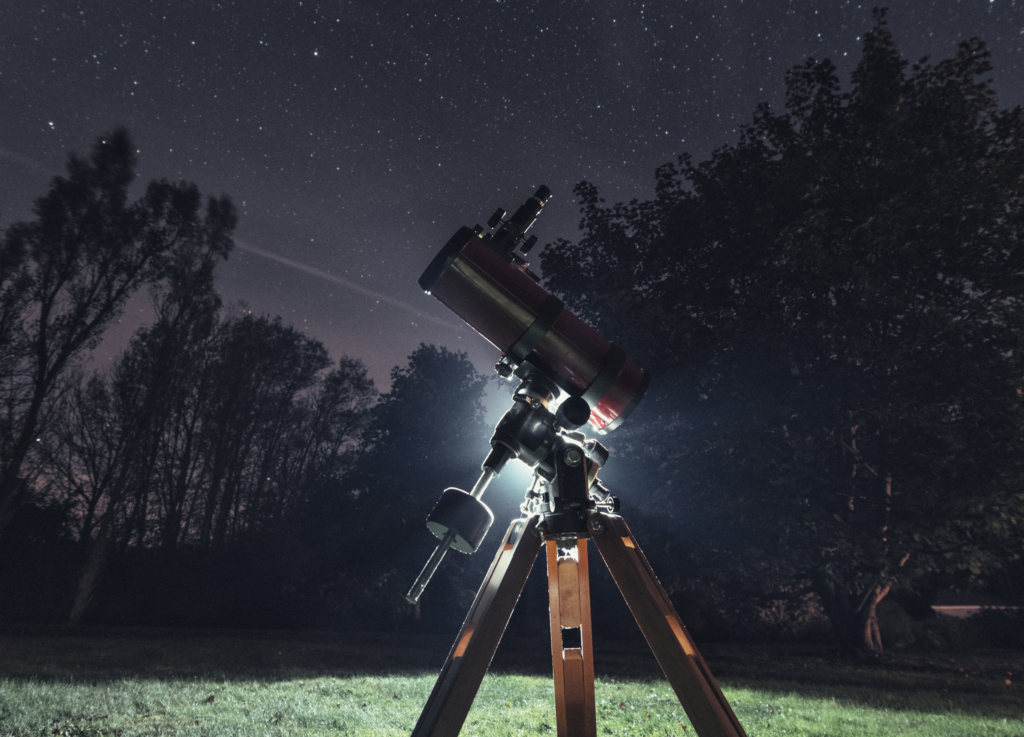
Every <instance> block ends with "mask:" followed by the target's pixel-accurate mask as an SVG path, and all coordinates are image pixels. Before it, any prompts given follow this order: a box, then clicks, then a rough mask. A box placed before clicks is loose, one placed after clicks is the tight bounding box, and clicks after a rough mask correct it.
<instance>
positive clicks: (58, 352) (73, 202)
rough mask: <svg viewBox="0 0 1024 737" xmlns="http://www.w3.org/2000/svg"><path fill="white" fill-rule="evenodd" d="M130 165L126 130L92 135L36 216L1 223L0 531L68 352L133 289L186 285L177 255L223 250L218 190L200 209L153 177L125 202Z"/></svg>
mask: <svg viewBox="0 0 1024 737" xmlns="http://www.w3.org/2000/svg"><path fill="white" fill-rule="evenodd" d="M135 165H136V162H135V150H134V147H133V145H132V142H131V139H130V138H129V136H128V134H127V132H125V131H124V130H117V131H114V132H113V133H112V134H110V135H108V136H105V137H103V138H101V139H100V140H99V141H98V142H97V143H96V145H95V146H94V147H93V150H92V154H91V157H90V159H89V160H88V161H86V160H83V159H80V158H78V157H77V156H74V155H73V156H71V158H70V160H69V162H68V166H67V169H68V176H67V177H66V178H65V177H56V178H55V179H54V180H53V183H52V185H51V187H50V191H49V192H48V193H47V194H46V195H44V196H43V197H41V198H40V199H39V200H38V201H37V202H36V205H35V214H36V220H34V221H33V222H29V223H17V224H15V225H12V226H11V227H10V228H8V229H7V232H6V233H5V235H4V237H3V240H2V243H0V278H2V282H0V392H2V400H3V401H2V405H0V406H2V409H0V413H2V414H0V532H2V530H3V528H4V526H5V525H6V523H7V522H8V521H9V520H10V519H11V517H12V516H13V514H14V513H15V512H16V510H17V508H18V506H19V505H21V504H22V503H24V502H25V501H26V500H28V499H29V498H30V497H31V493H32V490H33V489H34V487H35V482H36V478H37V475H38V473H39V467H38V465H37V461H38V458H36V453H35V449H36V444H37V443H38V441H39V438H40V437H41V436H43V435H46V434H47V433H49V432H51V430H52V429H53V428H54V427H55V426H59V418H60V414H59V412H54V411H52V410H53V408H54V404H55V400H56V399H57V398H59V396H60V395H61V393H62V392H63V391H64V390H65V389H66V388H67V387H68V386H69V385H73V384H74V383H75V380H76V377H75V376H74V372H73V370H72V369H74V367H75V366H76V362H77V361H78V360H79V359H80V358H81V357H82V355H83V354H84V353H85V352H86V351H88V350H89V349H91V348H94V347H95V346H96V345H97V344H98V342H99V340H100V338H101V337H102V335H103V332H104V330H105V329H106V328H107V326H109V325H110V324H111V322H112V321H113V320H114V319H116V317H117V316H118V315H119V314H120V312H121V310H122V309H123V307H124V305H125V303H126V301H127V300H128V299H129V298H130V297H131V296H132V295H133V294H135V293H136V292H137V291H138V290H139V289H141V288H143V287H145V286H147V285H153V286H156V287H157V289H158V290H165V291H167V292H168V293H169V295H170V296H169V298H168V299H167V300H166V303H167V304H168V305H173V304H174V302H175V295H177V294H179V293H180V292H181V291H182V290H185V291H187V290H188V288H189V285H188V284H187V283H186V280H185V278H184V276H185V274H184V273H183V271H182V269H181V268H180V264H181V263H182V261H185V262H188V261H189V260H190V254H191V253H192V252H194V251H195V250H196V249H206V250H207V251H208V252H209V254H210V259H209V260H210V261H211V265H210V267H209V268H210V269H212V260H213V259H215V258H216V257H223V256H226V255H227V253H228V251H229V250H230V248H231V232H232V230H233V229H234V226H235V215H234V208H233V206H232V204H231V202H230V201H229V200H228V199H227V198H221V199H210V200H209V201H208V203H207V206H206V209H205V213H204V212H203V208H202V198H201V197H200V195H199V192H198V190H197V189H196V187H195V186H194V185H190V184H185V183H179V184H171V183H168V182H167V181H155V182H151V183H150V184H149V186H148V187H147V189H146V192H145V194H144V195H143V196H142V197H141V198H140V199H139V200H138V201H135V202H129V201H128V190H129V188H130V186H131V184H132V181H133V180H134V178H135ZM165 279H169V280H170V281H169V283H168V284H166V285H163V284H162V282H163V281H164V280H165Z"/></svg>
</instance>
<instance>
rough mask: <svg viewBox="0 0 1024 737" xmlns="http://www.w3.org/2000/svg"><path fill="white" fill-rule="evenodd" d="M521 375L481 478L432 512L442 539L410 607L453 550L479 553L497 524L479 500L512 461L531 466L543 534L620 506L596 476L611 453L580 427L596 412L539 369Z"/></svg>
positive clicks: (577, 526) (575, 527) (532, 501)
mask: <svg viewBox="0 0 1024 737" xmlns="http://www.w3.org/2000/svg"><path fill="white" fill-rule="evenodd" d="M522 374H523V375H524V377H525V378H523V380H522V382H521V383H520V385H519V387H518V388H517V389H516V391H515V393H514V394H513V395H512V406H511V408H509V410H508V411H507V412H505V414H504V415H503V416H502V418H501V419H500V420H499V421H498V424H497V425H496V426H495V428H494V434H493V435H492V436H491V441H490V442H491V452H490V453H488V455H487V458H486V459H485V460H484V462H483V465H482V471H481V474H480V478H479V479H478V480H477V482H476V483H475V484H474V485H473V488H472V490H471V491H469V492H468V493H467V492H465V491H463V490H461V489H456V488H448V489H445V491H444V493H443V494H442V495H441V498H440V499H439V500H438V502H437V504H435V505H434V508H433V509H432V510H431V512H430V514H429V515H428V517H427V528H428V529H429V530H430V531H431V532H432V533H433V534H434V535H435V536H436V537H437V538H439V539H440V540H441V542H440V544H439V545H438V546H437V549H436V550H435V551H434V553H433V555H431V556H430V558H429V559H428V560H427V564H426V565H425V566H424V567H423V570H422V571H421V572H420V575H419V576H418V577H417V578H416V581H415V582H414V583H413V585H412V587H411V588H410V589H409V593H407V594H406V597H405V598H406V599H407V600H408V601H409V602H410V603H412V604H415V603H416V602H417V601H418V600H419V598H420V596H421V595H422V594H423V591H424V589H426V587H427V584H428V583H430V579H431V578H432V577H433V575H434V573H435V571H437V568H438V566H440V564H441V561H442V560H443V559H444V556H445V555H446V554H447V553H448V550H449V548H454V549H455V550H457V551H459V552H460V553H475V552H476V551H477V550H478V549H479V548H480V545H481V544H482V543H483V540H484V537H485V536H486V535H487V531H488V530H489V529H490V527H491V524H492V523H493V522H494V515H493V514H492V513H491V510H490V509H489V508H488V507H487V505H486V504H484V503H483V502H482V501H481V499H480V498H481V497H482V496H483V493H484V491H485V490H486V489H487V487H488V486H489V485H490V483H491V481H492V480H493V479H494V478H496V477H497V476H498V475H499V474H500V473H501V471H502V469H503V468H504V467H505V464H507V463H508V462H509V461H511V460H516V461H520V462H522V463H524V464H526V466H528V467H529V468H532V469H533V483H532V484H531V485H530V488H529V489H528V490H527V492H526V499H525V500H524V501H523V504H522V505H521V507H520V509H521V510H522V512H523V514H524V515H526V516H530V515H533V514H537V515H540V517H541V529H542V531H544V532H548V531H555V532H565V533H566V534H574V533H576V532H579V531H580V530H581V529H583V526H584V525H585V524H586V516H587V513H588V512H590V511H592V510H595V509H598V508H601V509H605V510H607V511H611V512H615V511H618V508H619V500H618V499H616V498H615V497H613V496H612V495H611V494H610V493H609V492H608V490H607V489H606V488H605V487H604V485H603V484H601V482H600V481H599V480H598V478H597V472H598V470H599V469H600V468H601V466H603V465H604V464H605V462H606V461H607V460H608V451H607V449H606V448H605V447H604V446H603V445H601V444H600V443H599V442H597V441H596V440H588V439H587V437H586V436H585V435H584V434H583V433H582V432H579V431H578V428H579V427H581V426H582V425H584V424H585V423H586V422H587V420H588V418H589V417H590V407H589V406H588V405H587V403H586V401H584V400H583V399H581V398H579V397H565V396H564V392H562V391H561V390H560V389H559V388H558V386H557V385H556V384H555V383H554V382H552V381H551V380H550V379H548V378H547V377H546V376H545V375H544V374H543V373H541V372H539V371H529V370H527V369H524V370H523V371H522ZM559 395H562V396H561V397H560V396H559ZM556 404H557V407H556Z"/></svg>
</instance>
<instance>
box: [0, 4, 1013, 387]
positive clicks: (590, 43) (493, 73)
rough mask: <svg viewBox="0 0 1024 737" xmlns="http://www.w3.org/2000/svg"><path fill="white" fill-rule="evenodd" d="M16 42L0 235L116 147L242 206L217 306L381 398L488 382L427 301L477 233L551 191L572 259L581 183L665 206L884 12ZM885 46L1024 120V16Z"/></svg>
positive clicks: (900, 34) (166, 23)
mask: <svg viewBox="0 0 1024 737" xmlns="http://www.w3.org/2000/svg"><path fill="white" fill-rule="evenodd" d="M4 16H5V22H4V23H3V24H2V25H0V111H2V114H0V226H5V225H6V224H9V223H10V222H11V221H12V220H15V219H20V218H25V217H28V216H29V214H30V206H31V202H32V200H33V199H34V198H35V197H37V196H38V195H40V194H41V193H42V192H43V190H44V189H45V186H46V183H47V181H48V179H49V178H50V177H51V176H52V175H53V174H55V173H58V172H60V171H61V169H62V167H63V163H64V161H65V158H66V155H67V153H68V152H69V151H78V152H84V151H86V150H87V149H88V147H89V145H90V144H91V142H92V140H93V139H94V138H95V137H96V136H97V135H99V134H100V133H102V132H104V131H107V130H110V129H111V128H113V127H114V126H117V125H124V126H126V127H128V129H129V130H130V131H131V132H132V134H133V136H134V139H135V141H136V143H137V146H138V149H139V158H140V163H141V169H140V181H141V182H146V181H148V180H149V179H151V178H154V177H168V178H172V179H178V178H182V179H187V180H192V181H195V182H197V183H198V184H199V186H200V188H201V189H202V190H203V191H204V192H205V193H208V194H219V193H221V192H223V193H227V194H229V195H230V196H231V197H232V198H233V199H234V200H235V202H236V204H237V205H238V208H239V212H240V215H241V222H240V226H239V229H238V231H237V238H238V243H239V249H238V250H237V251H236V252H235V253H234V254H233V255H232V257H231V260H230V261H229V262H228V263H227V264H226V265H224V267H223V268H222V270H221V273H220V277H219V289H220V292H221V294H222V296H223V297H224V301H225V305H226V306H228V307H229V309H234V310H251V311H253V312H259V313H270V314H281V315H282V316H283V317H284V319H285V321H287V322H290V323H292V324H294V325H295V326H296V327H299V328H302V329H303V330H305V331H306V332H307V333H308V334H310V335H312V336H314V337H317V338H319V339H321V340H322V341H323V342H324V343H325V344H326V345H327V347H328V349H329V350H330V351H331V353H332V355H334V356H335V357H337V356H339V355H340V354H341V353H348V354H349V355H353V356H357V357H359V358H362V359H363V360H364V361H365V362H366V363H367V364H368V366H369V367H370V370H371V374H372V375H373V376H374V378H375V379H376V380H377V382H378V384H382V385H386V384H387V375H388V372H389V370H390V368H391V366H393V365H395V364H398V363H403V362H404V358H405V356H407V355H408V354H409V353H410V352H411V351H412V350H413V349H414V348H415V347H416V345H417V344H418V343H419V342H421V341H427V342H435V343H440V344H445V345H447V346H449V347H450V348H453V349H462V350H467V351H469V352H470V355H471V357H472V358H473V359H474V360H475V361H476V362H477V363H478V365H479V366H480V368H481V369H486V367H488V366H489V365H491V364H492V363H493V361H494V360H495V358H496V355H495V352H494V350H493V349H492V348H491V347H490V346H489V345H487V344H486V343H485V342H484V341H483V340H482V339H481V338H479V337H478V336H476V334H475V333H473V332H472V330H470V329H469V328H467V327H464V326H462V325H460V324H459V321H458V318H456V317H454V316H453V315H451V314H449V313H447V312H446V310H445V309H444V308H443V307H442V306H441V305H439V304H437V303H436V302H435V301H434V300H432V299H430V298H428V297H426V296H424V295H423V294H421V293H420V292H419V289H418V287H417V286H416V279H417V277H418V276H419V274H420V273H421V271H422V270H423V268H424V266H425V265H426V263H427V262H428V261H429V260H430V258H431V257H432V255H433V254H434V253H435V252H436V251H437V249H439V248H440V247H441V245H443V243H444V242H445V241H446V240H447V238H448V237H449V236H450V235H451V234H452V233H453V232H454V231H455V230H456V229H457V228H458V227H459V226H461V225H473V224H474V223H476V222H482V221H484V220H486V218H487V217H488V216H489V214H490V213H491V212H492V211H493V210H494V208H495V207H497V206H498V205H501V206H503V207H505V208H506V209H507V210H512V209H514V208H515V207H517V206H518V205H519V204H520V203H521V201H522V200H524V199H525V198H526V197H527V196H529V195H530V194H532V192H533V190H534V189H535V188H536V186H538V185H539V184H542V183H543V184H547V185H548V186H549V187H551V188H552V190H554V192H555V199H554V200H553V201H552V202H551V204H550V205H549V206H548V207H547V208H546V211H545V214H544V215H543V216H542V218H541V220H540V221H539V223H538V227H537V230H536V232H537V233H538V235H539V237H540V239H541V242H546V241H550V240H553V239H554V238H556V237H560V236H561V237H569V238H572V237H574V233H575V229H576V223H577V220H578V213H577V211H576V208H575V206H574V204H573V202H572V194H571V190H572V186H573V185H574V184H575V183H576V182H577V181H579V180H581V179H587V180H590V181H592V182H594V183H595V184H597V185H598V186H599V187H600V188H601V190H602V192H603V193H604V195H605V196H606V197H607V198H608V199H609V200H616V199H630V198H632V197H641V198H642V197H646V196H649V195H650V193H651V187H652V184H653V176H652V174H653V171H654V168H655V167H656V166H658V165H660V164H662V163H665V162H667V161H670V160H673V159H674V158H675V157H676V156H677V155H678V154H681V153H684V152H689V153H691V154H693V155H694V157H695V158H696V159H697V160H700V159H701V158H703V157H706V156H707V155H708V154H709V153H710V152H711V151H712V150H713V149H714V148H717V147H718V146H721V145H723V144H725V143H728V142H731V141H733V140H735V136H736V131H737V130H738V127H739V126H740V125H741V124H742V123H744V122H746V121H748V120H749V119H750V116H751V114H752V112H753V110H754V107H755V105H756V104H757V103H759V102H762V101H767V102H769V103H771V104H772V105H773V106H775V107H777V106H778V105H779V104H780V102H781V100H782V95H783V91H784V86H783V79H784V74H785V71H786V70H787V69H789V68H791V67H792V66H794V65H796V64H799V63H801V62H802V61H803V60H805V59H806V58H807V57H811V56H813V57H816V58H823V57H828V58H830V59H832V60H833V61H834V62H835V63H836V64H837V66H838V67H839V71H840V79H841V80H842V81H843V82H844V83H845V82H846V81H847V80H848V76H849V71H850V70H851V69H852V67H853V65H854V64H855V63H856V60H857V59H858V58H859V54H860V37H861V36H862V34H863V33H864V31H866V30H868V29H869V28H870V27H871V25H872V21H871V5H870V4H865V3H857V2H852V1H850V2H825V1H823V0H810V1H808V2H787V1H785V0H767V1H764V2H752V1H751V0H743V1H742V2H741V1H740V0H732V1H730V2H714V3H712V2H697V1H696V0H691V1H689V2H682V1H679V0H675V1H672V2H669V1H665V2H620V1H617V0H606V1H603V2H597V1H596V0H592V1H583V0H567V1H564V2H555V1H553V0H548V1H547V2H526V1H524V2H512V1H511V0H497V1H495V0H489V1H485V0H474V1H472V2H470V1H468V0H467V1H465V2H457V1H454V0H452V1H449V2H424V1H422V0H419V1H417V2H412V1H398V2H379V1H377V2H374V1H370V0H338V1H336V2H310V1H309V0H303V1H302V2H298V1H297V0H295V1H292V0H289V1H288V2H275V3H261V2H255V3H253V2H250V3H242V2H238V3H235V2H229V1H225V2H191V3H171V2H144V1H141V0H140V1H139V2H131V3H128V2H98V1H94V2H75V1H74V0H67V1H65V2H49V3H46V2H44V3H39V2H28V1H27V0H9V2H8V3H7V10H6V12H5V13H4ZM889 24H890V27H891V28H892V30H893V33H894V35H895V38H896V42H897V44H898V46H899V48H900V50H901V51H902V52H903V54H904V56H905V57H906V58H907V59H908V60H910V61H916V60H917V59H918V58H920V57H922V56H924V55H927V54H930V55H931V56H932V58H933V59H940V58H946V57H949V56H951V55H952V54H953V53H955V50H956V44H957V42H959V41H960V40H964V39H966V38H968V37H971V36H978V37H980V38H982V39H984V40H985V41H986V42H987V43H988V44H989V46H990V48H991V49H992V52H993V57H992V60H993V63H994V65H995V73H994V77H995V80H996V87H997V89H998V91H999V94H1000V103H1001V105H1002V106H1004V107H1009V106H1012V105H1016V104H1020V103H1021V102H1022V101H1024V61H1022V60H1024V0H991V1H990V0H962V1H961V2H956V1H955V0H922V1H920V2H898V3H897V2H893V3H892V4H891V10H890V14H889ZM240 302H241V303H243V304H240ZM140 310H141V311H142V312H140ZM139 314H144V306H143V307H139V306H134V307H133V308H132V311H131V312H130V314H128V315H126V317H125V322H124V329H123V331H122V332H123V333H124V335H122V336H120V338H118V337H117V336H115V339H123V338H124V337H126V335H127V334H128V333H129V332H130V331H131V329H134V327H135V326H136V325H137V323H138V319H142V318H137V319H136V320H135V321H134V322H133V320H132V318H133V316H136V315H139Z"/></svg>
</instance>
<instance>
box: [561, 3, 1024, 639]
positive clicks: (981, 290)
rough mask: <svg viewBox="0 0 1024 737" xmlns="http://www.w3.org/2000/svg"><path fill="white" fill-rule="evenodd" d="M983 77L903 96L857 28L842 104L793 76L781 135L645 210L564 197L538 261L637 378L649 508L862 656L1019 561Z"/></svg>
mask: <svg viewBox="0 0 1024 737" xmlns="http://www.w3.org/2000/svg"><path fill="white" fill-rule="evenodd" d="M990 69H991V67H990V65H989V63H988V52H987V50H986V49H985V47H984V45H983V44H982V43H981V42H980V41H977V40H972V41H968V42H965V43H963V44H961V45H960V48H959V50H958V52H957V54H956V56H955V57H954V58H952V59H949V60H945V61H941V62H939V63H937V64H931V63H929V62H928V61H927V60H922V61H921V62H919V63H918V64H915V65H913V66H912V67H911V69H910V71H909V73H908V72H907V64H906V62H905V61H904V60H903V59H902V58H901V57H900V55H899V53H898V50H897V48H896V46H895V44H894V41H893V39H892V36H891V34H890V32H889V30H888V28H887V26H886V24H885V19H884V11H879V12H878V13H877V15H876V26H875V27H874V29H873V30H872V31H870V32H869V33H867V34H866V35H865V40H864V51H863V56H862V58H861V60H860V62H859V64H858V66H857V68H856V70H855V71H854V73H853V77H852V86H851V89H850V91H849V92H842V91H841V89H840V84H839V81H838V79H837V77H836V75H835V68H834V66H833V65H832V64H831V63H830V62H828V61H825V62H816V61H814V60H810V61H808V62H807V63H806V64H804V65H803V66H800V67H798V68H796V69H794V70H793V71H791V72H790V73H789V74H788V75H787V80H786V82H787V100H786V108H787V110H786V112H785V113H784V114H776V113H774V112H772V111H771V110H770V109H769V108H768V107H767V106H766V105H762V106H760V107H759V108H758V109H757V112H756V114H755V116H754V120H753V122H752V123H751V124H750V125H748V126H746V127H745V128H744V129H743V130H742V133H741V136H740V140H739V141H738V142H737V143H736V144H735V145H730V146H724V147H723V148H721V149H719V150H717V151H716V152H715V153H714V154H713V156H712V157H711V159H710V160H708V161H706V162H703V163H701V164H699V165H694V164H693V163H692V162H691V160H690V159H689V158H687V157H682V158H680V160H679V162H678V163H677V164H675V165H667V166H664V167H662V168H660V169H659V170H658V172H657V189H656V197H655V198H654V199H653V200H651V201H648V202H636V201H634V202H631V203H628V204H619V205H614V206H611V207H608V206H605V205H604V204H603V201H602V200H601V199H600V197H599V193H598V192H597V190H596V188H594V187H593V186H591V185H588V184H581V185H580V186H579V187H578V188H577V195H578V196H579V197H580V198H581V201H582V211H583V216H584V219H583V234H582V236H581V238H580V240H579V241H578V242H576V243H569V242H565V241H560V242H558V243H556V244H554V246H553V247H550V248H549V249H548V250H547V251H545V253H544V259H543V270H544V273H545V275H547V279H548V284H549V285H550V286H551V287H552V288H554V289H555V290H556V291H558V292H560V293H561V294H563V295H565V296H566V297H567V298H568V300H569V301H570V302H571V303H572V304H573V305H574V306H576V307H577V308H578V309H580V310H581V311H583V312H584V313H586V314H587V315H589V316H590V317H591V318H592V319H593V320H594V321H595V322H597V323H598V324H599V325H600V326H601V327H602V329H604V330H605V331H606V332H607V333H608V334H609V335H614V336H616V337H618V336H621V337H622V342H623V344H624V345H625V346H626V347H627V348H628V349H629V350H630V351H631V354H632V355H634V356H636V357H637V359H638V360H639V361H641V362H642V363H644V364H646V365H647V366H648V367H650V369H651V370H652V373H654V375H655V382H654V384H653V386H654V387H655V395H656V396H658V393H659V392H660V398H661V400H662V401H660V402H659V401H658V400H657V399H655V401H654V402H651V401H650V400H649V401H648V406H647V407H646V408H645V410H646V413H647V414H646V418H647V419H648V422H649V424H650V428H651V429H649V430H647V431H644V430H636V431H634V434H633V438H634V439H635V441H634V442H637V443H638V445H640V446H643V447H646V448H647V449H648V450H647V452H648V453H649V454H651V455H655V456H657V457H658V458H659V460H661V461H662V462H664V463H665V464H666V468H665V472H664V474H663V476H662V478H661V480H660V482H661V488H660V490H659V491H655V492H653V496H652V498H653V499H657V500H658V503H659V504H662V505H664V507H665V509H668V510H673V513H672V516H674V517H675V518H676V519H684V518H685V517H686V514H687V513H689V516H690V518H691V519H696V520H700V521H701V524H700V532H699V533H698V534H699V535H700V536H701V537H702V538H703V539H704V540H705V542H706V544H707V545H709V546H713V547H715V548H716V549H717V550H719V551H721V552H723V553H727V554H726V555H723V556H721V557H720V558H719V559H718V560H719V561H727V560H731V561H733V562H734V563H736V564H738V565H739V566H740V567H742V568H743V569H744V576H745V577H746V578H747V580H748V581H753V580H756V582H757V583H758V584H759V585H761V586H762V587H763V588H764V589H765V590H773V591H774V592H775V595H780V594H779V592H780V591H784V590H788V592H789V593H790V594H791V595H800V594H802V593H803V592H805V591H813V592H814V593H816V594H817V595H818V597H820V600H821V602H822V604H823V606H824V608H825V610H826V612H827V614H828V616H829V618H830V619H831V621H832V624H833V626H834V627H835V629H836V631H837V633H839V634H840V635H841V636H842V637H843V639H844V640H846V641H847V642H850V643H860V644H863V645H864V646H867V647H871V648H875V649H878V648H880V647H881V639H880V635H879V631H878V625H877V619H876V617H875V607H876V606H877V604H878V602H879V601H881V600H882V598H884V597H885V596H886V595H887V594H888V593H889V592H890V591H892V590H894V589H899V588H904V589H913V588H921V587H927V586H929V585H935V584H936V583H937V582H938V581H939V580H943V581H946V582H948V581H951V580H961V581H964V582H966V581H970V580H981V578H982V577H983V576H984V574H985V573H987V572H991V571H993V570H996V569H998V568H999V567H1000V566H1001V565H1002V564H1003V563H1004V562H1005V561H1007V560H1009V559H1010V558H1012V557H1013V556H1014V555H1016V554H1017V553H1016V551H1018V550H1019V549H1020V548H1019V546H1020V543H1021V539H1022V527H1024V523H1022V522H1021V521H1020V520H1021V515H1022V513H1024V497H1022V495H1021V494H1020V491H1019V489H1020V484H1021V481H1022V480H1024V478H1022V461H1024V454H1022V451H1024V448H1022V447H1021V439H1022V436H1021V428H1022V422H1024V406H1022V400H1021V392H1022V385H1021V376H1022V369H1024V365H1022V353H1021V350H1022V348H1024V346H1022V342H1021V340H1022V337H1024V333H1022V327H1024V322H1022V317H1024V312H1022V303H1021V294H1024V250H1022V244H1021V240H1022V235H1024V180H1022V178H1021V176H1020V172H1021V171H1022V170H1024V145H1022V144H1024V114H1022V112H1021V110H1020V109H1019V108H1017V109H1014V110H1009V111H1001V110H999V108H998V105H997V101H996V97H995V93H994V92H993V90H992V86H991V81H990V80H987V79H986V78H985V76H986V75H987V74H988V72H989V71H990ZM659 383H660V388H658V385H659ZM652 405H653V406H652ZM624 430H625V429H624ZM625 432H626V435H627V437H628V436H629V432H630V431H629V430H625ZM640 441H642V442H640ZM666 441H668V442H666ZM651 448H654V449H656V450H655V451H653V452H652V451H651V450H650V449H651ZM684 490H685V491H684ZM684 504H685V505H686V509H684V508H683V505H684ZM683 524H685V523H683ZM957 577H959V579H958V578H957Z"/></svg>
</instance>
